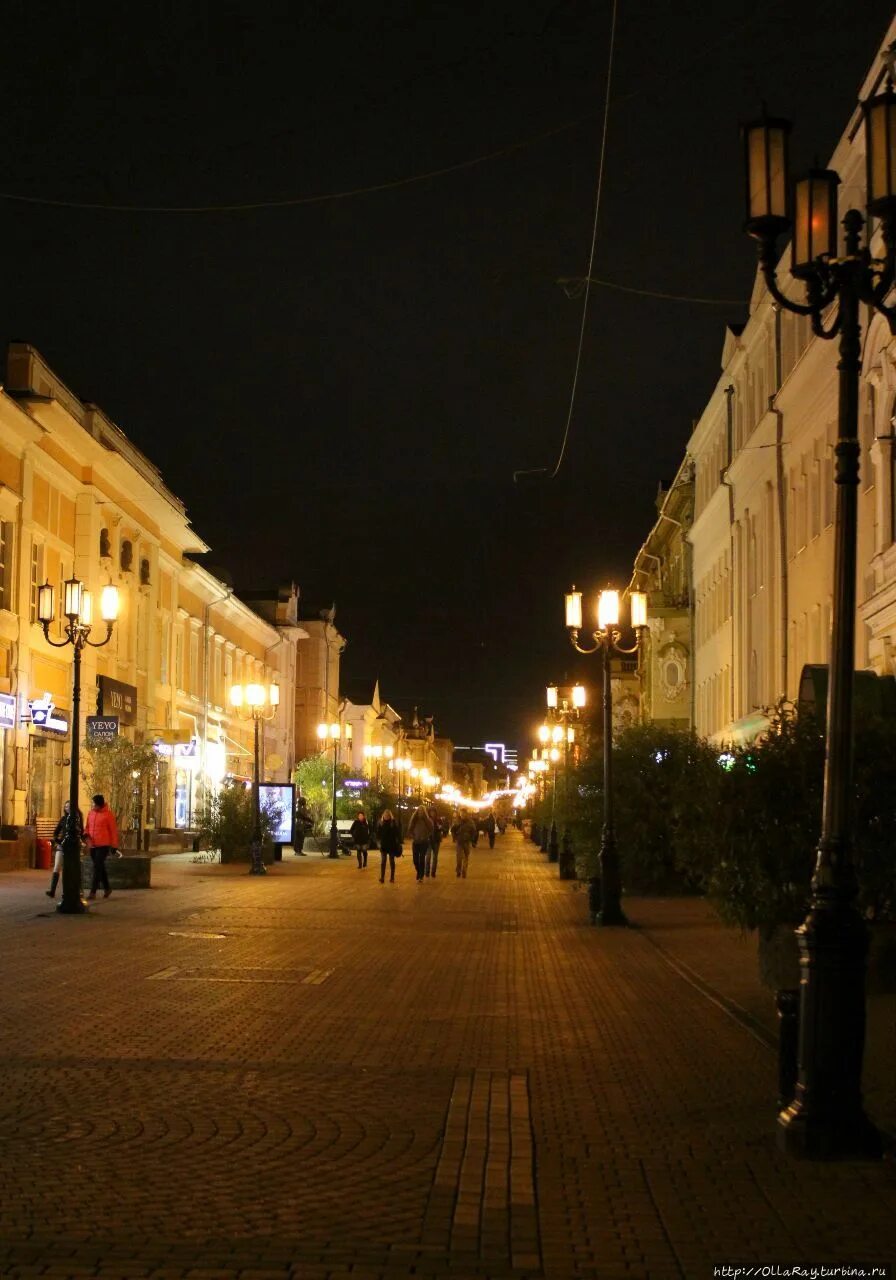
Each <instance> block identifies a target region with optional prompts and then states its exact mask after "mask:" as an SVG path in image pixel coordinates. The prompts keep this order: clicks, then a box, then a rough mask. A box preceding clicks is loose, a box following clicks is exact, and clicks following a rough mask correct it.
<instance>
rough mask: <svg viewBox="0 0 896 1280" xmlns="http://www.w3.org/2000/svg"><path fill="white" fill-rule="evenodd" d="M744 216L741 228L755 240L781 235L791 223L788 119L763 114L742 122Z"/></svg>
mask: <svg viewBox="0 0 896 1280" xmlns="http://www.w3.org/2000/svg"><path fill="white" fill-rule="evenodd" d="M742 133H743V139H744V163H745V170H746V174H745V176H746V188H747V190H746V196H747V209H746V213H747V218H746V222H745V223H744V230H745V231H746V233H747V235H749V236H752V237H753V238H754V239H756V240H765V239H767V238H768V237H772V238H773V237H774V236H776V235H780V234H781V232H782V231H786V230H787V228H788V227H789V226H790V217H789V211H788V207H787V205H788V196H789V190H788V188H789V180H788V155H787V144H788V138H789V135H790V122H789V121H788V120H780V119H772V118H771V117H769V116H766V115H763V116H762V118H761V119H760V120H753V121H751V122H750V123H749V124H745V125H744V126H743V129H742Z"/></svg>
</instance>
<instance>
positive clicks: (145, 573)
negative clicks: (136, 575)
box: [140, 557, 149, 587]
mask: <svg viewBox="0 0 896 1280" xmlns="http://www.w3.org/2000/svg"><path fill="white" fill-rule="evenodd" d="M140 586H141V587H148V586H149V561H148V560H147V559H146V558H145V557H144V558H143V559H142V560H141V561H140Z"/></svg>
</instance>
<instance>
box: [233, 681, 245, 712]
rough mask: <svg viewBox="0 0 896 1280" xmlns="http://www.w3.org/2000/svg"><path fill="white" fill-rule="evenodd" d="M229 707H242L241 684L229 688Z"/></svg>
mask: <svg viewBox="0 0 896 1280" xmlns="http://www.w3.org/2000/svg"><path fill="white" fill-rule="evenodd" d="M230 705H231V706H232V707H241V706H242V705H243V686H242V685H241V684H232V685H231V686H230Z"/></svg>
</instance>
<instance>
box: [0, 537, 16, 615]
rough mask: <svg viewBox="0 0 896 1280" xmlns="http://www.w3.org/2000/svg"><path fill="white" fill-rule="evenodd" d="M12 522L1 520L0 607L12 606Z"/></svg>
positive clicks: (8, 607)
mask: <svg viewBox="0 0 896 1280" xmlns="http://www.w3.org/2000/svg"><path fill="white" fill-rule="evenodd" d="M12 581H13V561H12V524H11V522H10V521H9V520H0V609H11V608H12Z"/></svg>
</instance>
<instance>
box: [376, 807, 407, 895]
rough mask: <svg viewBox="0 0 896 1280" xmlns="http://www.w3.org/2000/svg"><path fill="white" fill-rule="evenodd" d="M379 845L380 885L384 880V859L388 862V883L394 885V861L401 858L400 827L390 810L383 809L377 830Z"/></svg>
mask: <svg viewBox="0 0 896 1280" xmlns="http://www.w3.org/2000/svg"><path fill="white" fill-rule="evenodd" d="M377 837H378V839H379V845H380V884H382V883H383V882H384V880H385V879H386V859H387V858H388V860H389V869H390V874H389V883H390V884H394V883H395V859H396V858H400V857H401V827H400V826H399V825H398V823H397V822H396V821H395V819H394V818H393V817H392V810H391V809H384V810H383V816H382V817H381V818H380V825H379V827H378V828H377Z"/></svg>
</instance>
